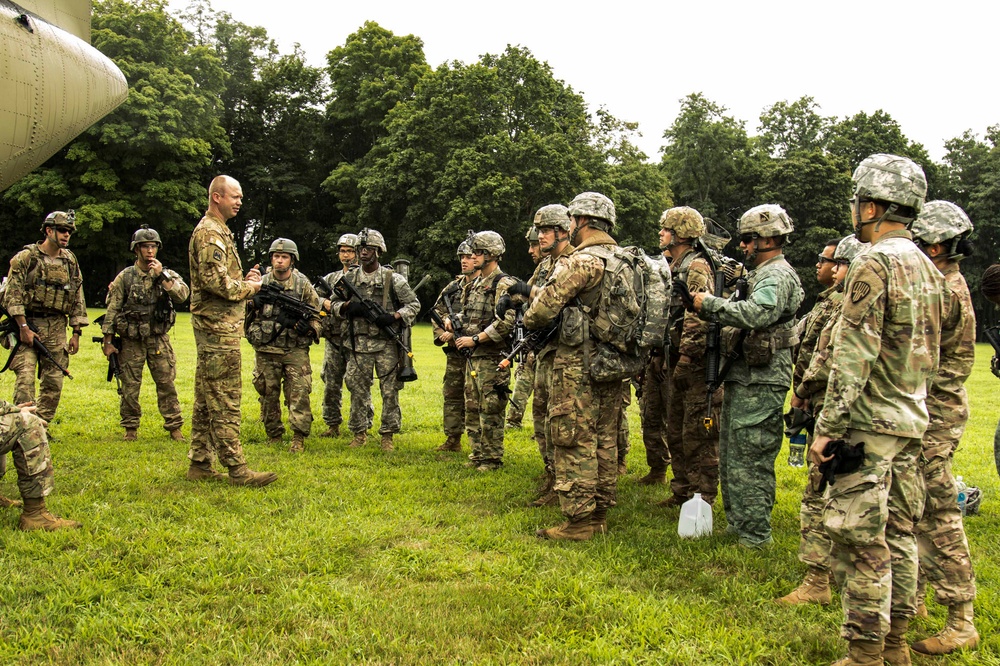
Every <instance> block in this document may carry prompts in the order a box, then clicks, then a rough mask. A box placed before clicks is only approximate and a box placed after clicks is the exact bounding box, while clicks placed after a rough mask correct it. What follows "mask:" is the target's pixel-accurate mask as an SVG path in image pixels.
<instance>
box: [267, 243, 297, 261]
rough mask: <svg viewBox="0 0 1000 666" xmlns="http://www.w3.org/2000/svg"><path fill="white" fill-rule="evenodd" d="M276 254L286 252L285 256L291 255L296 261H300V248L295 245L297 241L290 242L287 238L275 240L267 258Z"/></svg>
mask: <svg viewBox="0 0 1000 666" xmlns="http://www.w3.org/2000/svg"><path fill="white" fill-rule="evenodd" d="M275 252H284V253H285V254H290V255H292V257H293V258H294V259H295V261H298V260H299V246H298V245H296V244H295V241H292V240H288V239H287V238H275V239H274V242H273V243H271V248H270V249H269V250H268V251H267V256H268V257H270V256H271V255H272V254H274V253H275Z"/></svg>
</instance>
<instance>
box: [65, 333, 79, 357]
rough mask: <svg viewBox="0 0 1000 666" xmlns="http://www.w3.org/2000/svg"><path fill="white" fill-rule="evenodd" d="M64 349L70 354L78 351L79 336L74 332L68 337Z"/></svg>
mask: <svg viewBox="0 0 1000 666" xmlns="http://www.w3.org/2000/svg"><path fill="white" fill-rule="evenodd" d="M66 351H68V352H69V353H70V355H72V354H75V353H77V352H78V351H80V336H79V335H77V334H76V333H74V334H73V335H72V336H71V337H70V339H69V342H68V343H66Z"/></svg>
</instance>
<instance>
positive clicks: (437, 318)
mask: <svg viewBox="0 0 1000 666" xmlns="http://www.w3.org/2000/svg"><path fill="white" fill-rule="evenodd" d="M431 321H433V322H434V323H435V324H437V325H438V326H440V327H441V328H444V320H443V319H441V315H439V314H438V313H437V312H435V311H434V308H431ZM454 328H455V325H454V324H452V329H453V330H454ZM455 337H456V338H457V337H458V333H457V332H456V333H455ZM456 349H457V348H456ZM458 353H459V354H461V355H462V356H464V357H465V363H466V365H468V366H469V374H471V375H472V376H473V377H476V376H477V375H478V373H477V372H476V371H475V369H473V367H472V350H471V349H459V350H458Z"/></svg>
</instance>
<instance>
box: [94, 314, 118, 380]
mask: <svg viewBox="0 0 1000 666" xmlns="http://www.w3.org/2000/svg"><path fill="white" fill-rule="evenodd" d="M105 317H107V315H101V316H100V317H98V318H97V319H95V320H94V323H95V324H97V325H98V326H100V327H102V328H103V327H104V319H105ZM90 339H91V340H93V341H94V342H96V343H98V344H99V345H101V350H102V351H103V350H104V336H103V335H95V336H93V337H91V338H90ZM111 344H112V345H113V346H114V348H115V351H114V352H112V353H111V355H109V356H108V376H107V377H106V378H105V380H104V381H107V382H110V381H111V379H112V378H114V380H115V384H117V386H118V395H121V394H122V366H121V363H120V362H119V359H118V353H119V352H120V351H121V350H122V336H120V335H112V336H111Z"/></svg>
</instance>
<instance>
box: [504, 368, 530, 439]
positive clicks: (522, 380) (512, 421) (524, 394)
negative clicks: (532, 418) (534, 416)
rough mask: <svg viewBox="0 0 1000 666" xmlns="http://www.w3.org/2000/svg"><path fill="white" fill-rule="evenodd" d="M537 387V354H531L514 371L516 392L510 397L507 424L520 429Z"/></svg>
mask: <svg viewBox="0 0 1000 666" xmlns="http://www.w3.org/2000/svg"><path fill="white" fill-rule="evenodd" d="M534 386H535V354H534V352H529V353H528V355H527V357H526V358H525V359H524V363H518V364H517V369H516V370H515V371H514V392H513V393H511V396H510V409H508V410H507V424H508V425H510V426H512V427H516V428H520V427H521V421H522V420H523V419H524V411H525V410H526V409H527V408H528V398H530V397H531V392H532V390H533V389H534Z"/></svg>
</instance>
